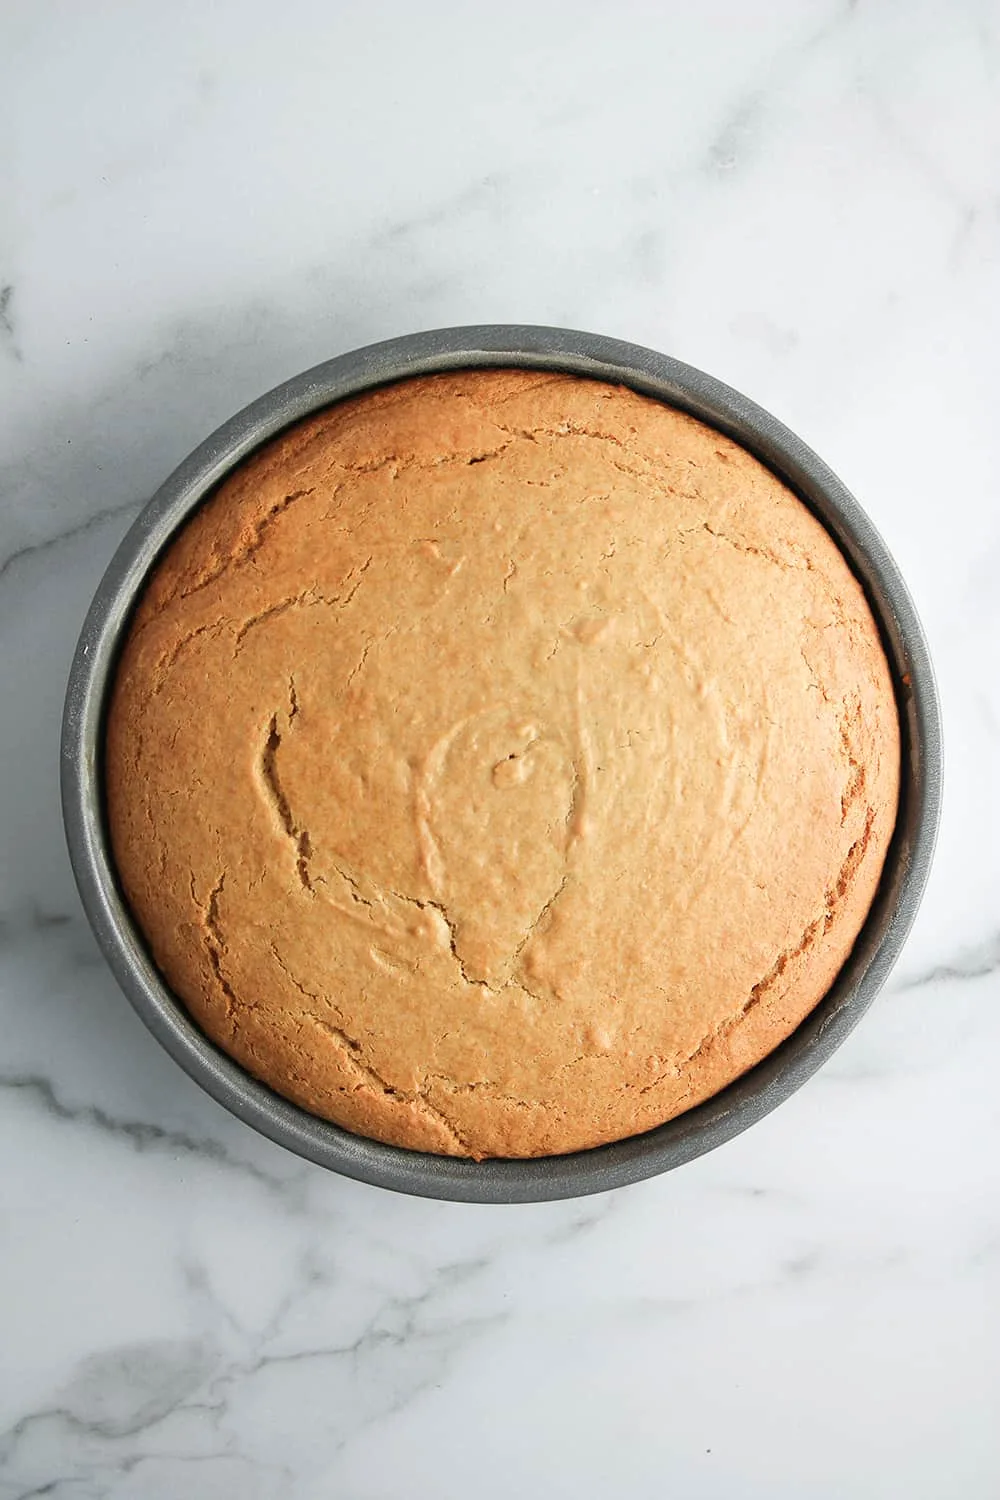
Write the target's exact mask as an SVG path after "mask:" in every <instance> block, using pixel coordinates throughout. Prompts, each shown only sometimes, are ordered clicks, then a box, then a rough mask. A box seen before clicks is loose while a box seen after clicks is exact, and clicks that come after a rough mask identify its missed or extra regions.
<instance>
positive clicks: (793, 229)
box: [0, 0, 1000, 1500]
mask: <svg viewBox="0 0 1000 1500" xmlns="http://www.w3.org/2000/svg"><path fill="white" fill-rule="evenodd" d="M998 101H1000V7H998V5H997V4H996V3H995V0H978V3H977V0H962V3H956V0H937V3H930V0H925V3H911V4H902V3H898V4H897V3H894V0H859V3H853V4H851V3H843V0H756V3H752V4H751V3H743V0H702V3H701V4H699V5H697V6H694V5H681V4H679V3H677V4H673V3H671V4H666V3H664V4H653V3H652V0H649V3H645V4H642V3H637V0H618V3H617V4H616V5H614V6H612V5H610V4H608V3H605V4H601V5H597V4H592V3H582V0H577V3H575V4H572V5H571V4H562V3H547V0H536V3H535V4H528V3H524V0H508V3H507V4H505V5H503V6H490V7H487V6H475V5H462V4H459V3H457V0H449V3H442V0H423V4H420V5H412V6H411V5H408V4H404V3H403V0H398V3H396V4H391V3H384V0H381V3H374V4H362V3H360V0H355V3H352V4H345V3H339V4H337V3H329V0H326V3H320V0H316V3H308V0H284V3H283V4H280V5H275V4H263V3H260V0H253V3H243V4H239V3H237V0H215V3H213V4H210V5H209V4H203V3H196V0H174V3H171V4H169V5H161V4H157V3H155V0H138V3H125V0H118V3H115V0H87V3H86V4H82V3H81V4H78V3H76V0H6V3H5V4H3V5H2V6H0V173H2V178H0V287H3V288H4V289H5V290H4V291H3V292H2V293H0V459H2V475H0V494H2V507H0V685H2V687H0V691H2V696H0V702H2V705H3V707H2V712H0V765H2V769H3V775H2V781H0V1182H2V1193H0V1234H2V1249H0V1270H2V1276H0V1431H2V1436H0V1496H2V1497H3V1500H13V1497H24V1500H26V1497H28V1496H29V1495H46V1496H51V1497H54V1500H98V1497H111V1500H175V1497H179V1496H184V1497H186V1500H222V1497H226V1500H228V1497H232V1496H239V1497H240V1500H284V1497H289V1500H402V1497H404V1496H406V1497H409V1496H418V1497H419V1496H425V1495H434V1496H435V1497H436V1500H464V1497H466V1496H467V1495H469V1494H475V1495H477V1496H479V1497H481V1500H500V1497H507V1496H510V1495H525V1496H546V1497H548V1496H566V1497H569V1496H573V1497H579V1500H598V1497H601V1500H603V1497H605V1496H608V1495H628V1496H630V1497H638V1500H660V1497H674V1496H676V1497H683V1500H730V1497H739V1500H755V1497H760V1500H840V1497H845V1496H850V1497H852V1500H886V1497H889V1500H894V1497H897V1496H899V1497H906V1500H939V1497H945V1496H947V1497H949V1500H950V1497H952V1496H961V1497H963V1500H995V1497H996V1496H997V1495H998V1494H1000V1426H998V1423H997V1420H996V1413H997V1403H998V1395H1000V1150H998V1129H1000V1103H998V1101H1000V1090H998V1085H997V1062H996V1059H997V1057H998V1055H1000V1003H998V1002H1000V794H998V790H997V779H998V778H997V774H996V773H997V768H998V758H1000V606H998V598H1000V591H998V589H997V575H998V570H1000V502H998V496H997V475H998V473H1000V424H998V422H997V418H996V405H997V391H998V379H1000V357H998V349H1000V174H998V167H1000V104H998ZM8 289H9V290H8ZM474 321H534V322H547V323H563V324H569V325H575V326H578V327H584V328H591V329H595V330H599V331H603V332H607V333H611V334H615V335H619V336H622V337H625V338H630V339H634V340H636V341H638V342H642V343H648V344H651V345H653V346H655V347H658V348H661V349H664V350H667V351H669V352H672V353H674V354H676V355H678V356H680V357H681V358H684V359H687V360H689V361H690V362H692V363H694V364H697V365H701V366H702V367H704V368H706V369H709V370H711V371H713V372H714V373H715V374H717V375H719V376H721V377H722V378H723V379H726V380H728V381H730V382H731V383H732V384H734V385H736V386H738V387H740V388H742V389H744V390H746V391H747V392H748V393H749V394H751V395H752V396H754V397H755V398H756V399H757V400H758V401H760V402H761V403H763V404H764V405H765V406H768V407H770V408H771V409H772V410H774V411H775V412H776V413H777V414H778V415H779V416H781V417H782V418H783V419H784V420H785V421H787V422H788V423H789V424H790V425H791V426H792V427H793V428H795V429H797V430H798V431H799V432H800V433H801V434H802V435H803V436H804V437H805V438H806V439H807V441H809V442H811V443H812V444H813V445H814V446H815V447H816V448H817V449H818V450H819V451H820V452H821V453H822V454H823V455H824V456H825V457H826V458H827V459H828V461H829V462H830V463H831V464H832V465H833V466H834V467H835V468H836V469H837V470H838V471H839V472H840V473H841V474H842V475H843V477H844V478H845V479H846V480H847V482H848V483H849V485H850V486H851V487H852V488H853V489H854V490H855V491H856V493H857V494H858V495H859V496H860V498H861V499H862V501H863V503H864V504H865V505H866V506H867V508H868V509H869V511H870V512H871V513H872V515H873V516H874V518H875V520H876V522H877V524H878V525H879V526H880V528H881V529H882V531H883V533H884V534H885V536H886V538H887V540H888V541H889V544H890V546H891V547H892V549H893V550H894V552H895V554H896V556H897V558H898V559H899V562H900V563H901V565H902V567H903V569H904V571H905V573H906V576H907V578H908V580H909V582H910V584H911V586H912V589H913V592H914V595H915V597H916V600H917V603H918V606H919V608H920V610H921V612H922V614H923V617H924V620H925V623H926V626H927V629H928V633H929V636H930V639H931V644H932V648H933V651H934V655H935V658H936V662H937V667H938V671H939V675H940V682H941V690H942V696H943V703H944V711H945V727H946V734H947V781H946V809H945V816H944V823H943V827H942V833H941V840H940V845H939V854H938V859H937V863H936V867H935V872H934V875H933V879H932V884H931V888H930V891H929V894H928V897H927V899H926V902H925V904H924V907H923V909H922V911H921V914H920V917H919V920H918V923H917V927H916V929H915V931H914V933H913V936H912V939H911V941H910V943H909V946H908V948H907V951H906V954H905V956H904V958H903V959H902V961H901V963H900V965H899V967H898V970H897V973H896V976H895V978H894V980H893V981H892V982H891V984H890V986H889V989H888V991H887V993H885V994H884V996H883V997H882V998H881V1000H880V1001H879V1003H878V1004H877V1006H876V1007H875V1008H874V1010H873V1011H872V1012H871V1014H870V1016H869V1017H868V1018H867V1019H866V1021H865V1022H864V1024H863V1025H862V1026H861V1028H860V1029H859V1031H858V1032H857V1033H856V1034H855V1037H854V1038H853V1039H852V1041H851V1042H850V1043H849V1045H847V1046H845V1047H844V1048H843V1050H842V1051H841V1052H840V1053H839V1054H838V1056H837V1057H836V1059H835V1060H834V1061H833V1062H832V1063H831V1064H830V1065H828V1066H827V1067H826V1069H825V1070H824V1071H823V1072H822V1073H821V1074H820V1075H819V1076H818V1077H817V1078H816V1079H815V1080H814V1081H813V1082H812V1083H810V1084H809V1085H808V1086H807V1087H806V1088H805V1089H803V1090H802V1091H801V1093H799V1094H798V1095H797V1096H796V1097H795V1098H794V1099H793V1100H792V1101H790V1102H789V1103H788V1104H786V1105H785V1106H783V1107H782V1108H781V1109H780V1110H779V1111H778V1112H777V1113H776V1114H775V1115H773V1116H771V1117H770V1118H769V1119H768V1120H766V1121H765V1122H764V1123H762V1124H761V1125H759V1126H758V1127H756V1128H755V1129H754V1130H752V1131H751V1132H749V1133H748V1134H746V1135H744V1136H743V1137H741V1138H740V1139H739V1140H737V1141H735V1142H733V1143H732V1144H730V1145H729V1146H726V1147H724V1148H723V1149H721V1150H719V1151H717V1152H716V1153H714V1154H713V1155H712V1156H711V1157H709V1158H706V1159H703V1160H701V1161H699V1162H697V1163H695V1164H693V1165H691V1166H688V1167H686V1168H684V1169H683V1170H681V1171H679V1172H676V1173H674V1174H673V1175H671V1176H668V1177H665V1178H661V1179H660V1180H658V1181H654V1182H650V1183H647V1184H644V1185H642V1186H639V1187H636V1188H633V1189H630V1190H627V1191H623V1192H621V1193H618V1194H614V1195H611V1196H606V1197H602V1198H596V1199H591V1200H587V1201H581V1202H577V1203H566V1204H557V1205H551V1206H537V1207H527V1208H507V1209H488V1208H469V1207H461V1206H456V1205H447V1204H435V1203H426V1202H419V1201H410V1200H406V1199H403V1198H397V1197H393V1196H391V1195H389V1194H386V1193H382V1192H379V1191H376V1190H374V1189H367V1188H364V1187H362V1186H359V1185H356V1184H353V1183H350V1182H346V1181H341V1180H338V1179H337V1178H335V1177H332V1176H329V1175H326V1174H324V1173H323V1172H321V1171H319V1170H318V1169H314V1168H312V1167H309V1166H306V1165H304V1164H302V1163H300V1162H299V1161H297V1160H296V1159H295V1158H294V1157H292V1156H289V1155H287V1154H285V1153H284V1152H282V1151H281V1150H279V1149H278V1148H277V1147H272V1146H271V1145H269V1144H268V1143H267V1142H265V1141H263V1140H261V1139H258V1138H257V1137H256V1136H255V1135H254V1134H252V1133H251V1132H250V1131H249V1130H248V1129H246V1128H244V1127H243V1126H241V1125H239V1124H238V1123H237V1122H236V1121H234V1120H232V1119H230V1118H229V1117H228V1116H227V1115H226V1114H225V1113H224V1112H223V1111H222V1110H221V1109H219V1108H218V1107H216V1106H215V1105H214V1104H213V1103H212V1102H210V1101H209V1100H208V1099H207V1098H206V1097H204V1096H202V1094H201V1093H200V1092H199V1091H198V1090H197V1089H196V1088H195V1087H194V1085H192V1084H191V1083H189V1082H188V1081H187V1079H186V1078H185V1077H184V1076H183V1075H182V1074H181V1073H180V1071H179V1070H178V1069H177V1068H176V1067H175V1066H174V1064H173V1063H171V1062H170V1061H169V1060H168V1059H167V1057H166V1056H165V1055H164V1054H163V1053H162V1052H161V1051H160V1050H159V1049H158V1047H157V1045H156V1043H155V1042H153V1041H152V1039H151V1038H150V1037H149V1036H147V1034H146V1033H145V1031H144V1030H143V1028H142V1026H141V1025H140V1024H139V1022H138V1021H137V1020H136V1019H135V1018H134V1017H133V1015H132V1013H131V1011H130V1010H129V1008H128V1006H127V1005H126V1003H125V1001H124V1000H123V999H122V997H121V996H120V994H119V993H118V991H117V989H116V987H115V985H114V983H113V982H112V980H111V978H110V977H109V975H108V973H107V971H106V970H105V968H104V965H103V963H102V962H101V960H100V959H99V957H98V954H97V952H96V949H95V945H94V943H93V941H92V939H91V937H90V935H89V932H88V929H87V927H86V924H85V922H84V920H83V918H82V915H81V911H80V907H79V904H78V902H77V898H76V895H75V892H74V888H73V884H72V880H71V877H70V873H69V868H68V863H67V859H66V856H65V854H64V851H63V843H62V834H61V828H60V820H59V810H58V801H57V790H56V774H57V738H58V721H59V713H60V706H61V696H62V692H63V685H64V681H65V675H66V671H67V667H68V663H69V660H70V655H71V651H72V647H73V644H74V639H75V634H76V632H77V629H78V627H79V624H80V621H81V619H82V616H83V612H84V609H85V606H86V604H87V602H88V600H89V597H90V594H91V592H92V590H93V588H94V586H95V584H96V582H97V579H98V577H99V576H100V573H101V571H102V569H103V568H104V566H105V563H106V562H107V560H108V558H109V557H110V554H111V551H112V549H113V547H114V545H115V542H116V541H117V539H118V537H119V536H120V535H121V534H122V533H123V531H124V529H125V527H126V526H127V524H128V522H129V520H130V519H131V517H132V516H133V515H134V514H135V511H136V509H137V507H138V505H139V504H140V503H141V501H142V500H143V499H144V498H145V497H146V496H148V495H149V494H150V492H151V491H152V490H153V489H154V488H155V486H156V485H157V484H158V482H159V481H160V480H161V479H162V478H163V477H164V476H165V475H166V473H167V472H168V471H169V470H170V469H171V468H172V467H173V465H174V464H175V463H176V462H177V461H178V460H179V459H180V458H181V457H183V455H184V454H185V453H186V451H187V450H188V449H189V448H190V447H191V446H193V444H194V443H195V442H196V441H197V440H199V439H200V438H201V437H202V436H203V435H205V434H206V433H207V432H208V431H209V430H210V429H211V428H212V427H213V426H215V425H216V424H217V423H218V422H219V421H220V420H222V419H223V418H224V417H226V416H228V415H229V414H230V413H232V412H233V411H234V410H235V409H237V408H238V407H239V406H241V405H242V404H243V403H244V402H245V401H247V400H248V399H249V398H251V397H252V396H254V395H256V394H258V393H260V392H261V391H263V390H265V389H267V388H268V387H270V386H272V385H274V384H275V383H276V382H277V381H279V380H281V379H283V378H285V377H286V376H288V375H290V374H292V373H294V372H295V371H297V370H299V369H301V368H304V367H305V366H307V365H309V364H311V363H313V362H315V361H317V360H319V359H321V358H324V357H327V356H329V355H331V354H333V353H336V352H338V351H341V350H344V349H347V348H351V347H353V346H356V345H358V344H360V343H364V342H368V341H370V340H372V339H375V338H379V337H384V336H388V335H390V334H393V333H397V332H403V331H408V330H412V329H416V328H422V327H434V326H438V325H442V324H449V323H461V322H474Z"/></svg>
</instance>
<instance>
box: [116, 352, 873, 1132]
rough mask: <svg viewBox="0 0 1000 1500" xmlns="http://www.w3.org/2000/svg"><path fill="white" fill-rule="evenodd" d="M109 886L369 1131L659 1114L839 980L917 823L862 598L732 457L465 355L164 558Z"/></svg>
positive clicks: (291, 1085) (689, 429) (766, 1043)
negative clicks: (891, 847)
mask: <svg viewBox="0 0 1000 1500" xmlns="http://www.w3.org/2000/svg"><path fill="white" fill-rule="evenodd" d="M105 749H106V765H105V777H106V790H107V807H108V819H109V828H110V834H111V840H112V845H113V850H114V855H115V860H116V863H117V868H118V872H119V876H120V879H121V882H122V886H123V889H124V892H125V894H126V897H127V899H128V902H129V904H130V906H131V908H132V911H133V913H134V914H135V917H136V920H137V922H138V924H139V926H140V927H141V929H142V931H143V933H144V934H145V937H146V940H147V942H148V944H149V947H150V949H151V951H152V954H153V957H154V958H155V961H156V963H157V965H158V966H159V968H160V969H161V971H162V973H163V974H164V976H165V977H166V979H167V981H168V982H169V984H170V985H171V987H172V988H173V990H174V991H175V993H176V994H177V995H178V997H179V998H180V999H181V1000H182V1001H183V1003H184V1005H185V1006H186V1007H187V1009H188V1010H189V1011H190V1013H191V1015H192V1016H193V1017H194V1019H195V1020H196V1021H197V1023H198V1025H199V1026H200V1027H201V1028H202V1029H203V1030H204V1031H205V1032H206V1033H207V1034H208V1035H209V1036H210V1037H211V1038H212V1039H213V1040H214V1041H215V1042H217V1043H218V1045H219V1046H220V1047H222V1048H224V1049H225V1050H226V1051H227V1052H229V1053H230V1054H231V1055H232V1056H233V1057H234V1058H236V1060H237V1061H238V1062H240V1063H241V1064H242V1065H243V1066H244V1067H245V1068H247V1069H248V1070H249V1071H250V1072H251V1073H253V1074H254V1075H255V1076H256V1077H258V1078H260V1079H262V1080H263V1081H264V1082H266V1083H267V1084H268V1085H270V1087H272V1088H273V1089H275V1090H276V1091H277V1092H279V1093H281V1094H283V1095H285V1096H286V1097H288V1098H290V1099H292V1100H294V1101H295V1102H296V1103H298V1104H300V1105H302V1106H304V1107H305V1108H306V1109H308V1110H311V1111H313V1112H314V1113H316V1114H318V1115H321V1116H324V1117H326V1118H329V1119H331V1120H334V1121H336V1122H337V1123H338V1124H340V1125H343V1126H345V1127H346V1128H347V1129H350V1130H353V1131H356V1132H359V1133H361V1134H364V1135H368V1136H371V1137H374V1138H376V1139H378V1140H381V1141H387V1142H391V1143H394V1144H397V1145H401V1146H406V1147H411V1148H415V1149H420V1150H425V1151H432V1152H438V1153H443V1154H449V1155H465V1156H473V1157H476V1158H483V1157H489V1156H508V1157H525V1156H537V1155H545V1154H557V1153H562V1152H566V1151H571V1150H575V1149H580V1148H585V1147H590V1146H595V1145H598V1144H601V1143H603V1142H607V1141H611V1140H616V1139H620V1138H622V1137H626V1136H629V1135H633V1134H635V1133H637V1132H640V1131H644V1130H647V1129H650V1128H651V1127H653V1126H655V1125H658V1124H660V1123H662V1122H663V1121H665V1120H667V1119H669V1118H671V1117H673V1116H675V1115H677V1114H679V1113H681V1112H682V1111H684V1110H686V1109H689V1108H690V1107H691V1106H693V1105H695V1104H697V1103H699V1102H700V1101H701V1100H703V1099H706V1098H708V1097H709V1096H710V1095H712V1094H714V1093H715V1092H717V1091H718V1090H719V1089H720V1088H722V1087H723V1086H724V1085H725V1084H726V1083H728V1082H730V1081H731V1080H732V1079H733V1078H735V1077H737V1076H739V1075H740V1074H741V1073H743V1072H745V1071H746V1070H747V1069H748V1068H750V1067H752V1066H753V1065H754V1064H755V1063H756V1062H758V1061H759V1060H760V1059H761V1058H762V1057H763V1056H765V1055H766V1054H767V1053H769V1052H770V1051H772V1050H773V1049H774V1047H776V1046H777V1045H778V1044H779V1043H780V1042H781V1041H782V1040H784V1038H785V1037H787V1036H788V1035H789V1034H790V1033H791V1032H792V1031H793V1030H794V1029H795V1027H796V1026H797V1025H798V1024H799V1023H800V1022H801V1021H802V1019H803V1018H804V1017H805V1016H806V1015H807V1014H808V1013H809V1012H810V1011H811V1010H812V1009H813V1008H814V1006H815V1005H816V1004H817V1003H818V1001H819V1000H820V999H821V997H822V996H823V995H824V994H825V992H826V991H827V989H828V988H829V986H830V984H831V983H832V981H833V979H834V978H835V976H836V974H837V972H838V970H839V969H840V967H841V966H842V964H843V962H844V960H845V958H846V957H847V955H848V953H849V951H850V949H851V947H852V945H853V943H854V941H855V938H856V937H857V934H858V932H859V930H860V928H861V926H862V925H863V922H864V919H865V917H866V915H867V912H868V910H869V907H870V904H871V901H872V898H873V896H874V893H875V890H876V887H877V884H878V881H879V877H880V874H881V871H882V866H883V862H884V858H885V853H886V850H887V848H888V844H889V841H890V838H891V835H892V831H893V827H894V823H895V818H896V808H897V797H898V787H899V753H900V752H899V726H898V719H897V712H896V705H895V700H894V695H893V689H892V683H891V679H890V674H889V669H888V666H887V663H886V659H885V655H884V652H883V650H882V646H881V643H880V640H879V636H878V632H877V629H876V626H875V623H874V620H873V618H872V615H871V612H870V610H869V608H868V605H867V602H866V600H865V598H864V594H863V592H862V590H861V588H860V586H859V584H858V582H857V580H856V579H855V578H854V576H853V574H852V573H851V572H850V569H849V568H848V566H847V564H846V562H845V560H844V558H843V556H842V555H841V553H840V551H839V550H838V548H837V547H836V545H835V544H834V542H833V541H832V539H831V538H830V537H829V535H828V534H827V533H826V531H825V530H824V529H823V527H822V526H821V525H820V524H819V523H818V522H817V521H816V520H815V518H814V517H813V516H812V515H811V514H810V513H809V512H808V510H807V509H806V508H805V507H804V506H803V505H802V504H801V502H800V501H799V500H798V499H797V498H796V497H795V496H794V495H793V494H792V493H791V492H790V491H789V490H788V489H787V488H786V487H785V486H784V485H783V484H781V483H780V481H779V480H778V479H777V478H776V477H775V476H774V475H772V474H771V473H770V472H769V471H768V470H767V469H765V468H764V467H763V466H762V465H761V464H760V463H758V462H757V461H756V460H755V459H754V458H752V457H751V456H750V455H749V454H748V453H747V452H746V451H745V450H743V449H742V448H740V447H739V446H738V445H737V444H736V443H734V442H732V441H730V440H729V439H727V438H725V437H723V436H721V435H720V434H719V433H717V432H715V431H714V430H712V429H710V428H708V427H706V426H704V425H702V424H701V423H699V422H697V421H695V420H694V419H693V418H691V417H688V416H686V415H684V414H682V413H680V412H677V411H674V410H672V409H670V408H668V407H665V406H663V405H661V404H660V403H658V402H656V401H653V400H650V399H648V398H645V397H643V396H640V395H638V394H636V393H635V392H633V391H631V390H628V389H624V388H619V387H612V386H609V385H605V384H602V383H599V382H596V381H590V380H585V379H578V378H576V377H572V376H564V375H556V374H551V373H544V372H542V373H540V372H537V371H536V372H528V371H519V370H483V371H462V372H458V373H456V374H449V375H435V376H429V377H423V378H420V379H414V380H409V381H404V382H401V383H400V384H398V385H394V386H389V387H385V388H383V389H381V390H378V391H375V392H372V393H368V394H366V395H363V396H361V397H357V398H355V399H352V400H349V401H346V402H343V403H340V404H339V405H337V406H334V407H331V408H329V409H328V410H326V411H324V412H321V413H320V414H319V415H318V416H315V417H313V418H311V419H309V420H307V421H305V422H303V423H301V424H299V425H298V426H296V427H294V428H292V429H291V430H289V431H288V432H287V433H285V434H284V435H283V436H281V437H280V438H278V439H277V440H276V441H274V442H272V443H270V444H269V445H267V446H266V447H265V448H263V449H262V450H261V451H260V452H258V453H257V454H256V455H255V456H253V457H252V458H251V459H250V460H249V461H248V462H246V463H245V464H243V465H242V466H241V467H240V468H239V469H238V470H236V471H235V472H234V473H233V474H232V475H231V476H230V477H229V478H228V479H226V480H225V481H224V483H223V484H222V485H221V486H220V488H219V489H218V490H217V491H216V492H215V494H214V495H213V496H212V497H210V498H209V500H208V501H207V502H206V503H205V504H204V505H203V506H202V507H201V508H200V509H199V511H198V512H197V514H196V515H195V516H194V518H193V519H192V520H191V521H190V522H189V523H188V524H187V525H186V526H185V527H184V528H183V529H182V531H181V532H180V533H179V534H178V536H177V537H176V539H175V540H174V541H173V543H172V544H171V545H170V546H169V548H168V549H167V551H166V553H165V554H164V556H163V557H162V558H161V560H160V561H159V563H158V564H157V566H156V568H155V570H154V572H153V575H152V577H151V580H150V583H149V585H148V586H147V589H146V591H145V593H144V595H143V597H142V599H141V601H140V603H139V606H138V608H137V611H136V614H135V617H134V619H133V621H132V624H131V627H130V630H129V634H128V637H127V639H126V642H125V645H124V649H123V652H122V656H121V659H120V662H119V667H118V671H117V676H116V681H115V684H114V688H113V691H112V695H111V700H110V707H109V715H108V722H107V734H106V746H105Z"/></svg>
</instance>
